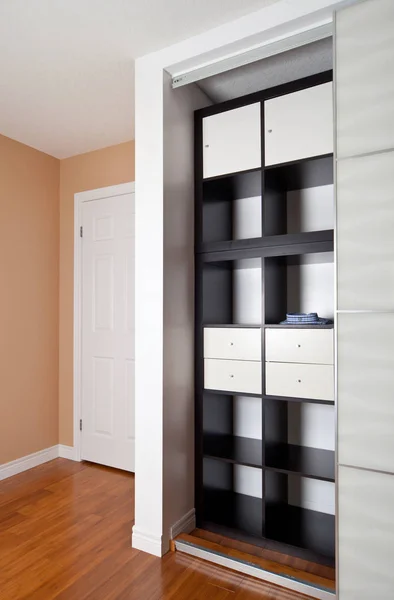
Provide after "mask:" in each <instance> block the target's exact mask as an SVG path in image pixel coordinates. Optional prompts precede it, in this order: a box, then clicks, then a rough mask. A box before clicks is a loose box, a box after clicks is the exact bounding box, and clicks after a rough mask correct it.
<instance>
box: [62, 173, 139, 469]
mask: <svg viewBox="0 0 394 600" xmlns="http://www.w3.org/2000/svg"><path fill="white" fill-rule="evenodd" d="M134 193H135V184H134V182H128V183H120V184H118V185H110V186H108V187H103V188H98V189H95V190H88V191H86V192H78V193H77V194H74V319H73V321H74V359H73V396H74V397H73V438H74V443H73V458H74V460H76V461H81V460H82V459H81V432H80V428H79V422H80V419H81V415H82V238H81V236H80V228H81V226H82V205H83V203H84V202H92V201H94V200H102V199H104V198H114V197H116V196H124V195H125V194H134Z"/></svg>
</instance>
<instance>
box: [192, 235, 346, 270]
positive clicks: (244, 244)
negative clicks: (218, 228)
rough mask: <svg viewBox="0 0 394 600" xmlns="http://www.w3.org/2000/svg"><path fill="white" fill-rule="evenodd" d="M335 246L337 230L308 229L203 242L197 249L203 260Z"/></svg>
mask: <svg viewBox="0 0 394 600" xmlns="http://www.w3.org/2000/svg"><path fill="white" fill-rule="evenodd" d="M333 250H334V230H333V229H327V230H324V231H308V232H304V233H289V234H284V235H270V236H265V237H260V238H250V239H244V240H229V241H225V242H210V243H206V244H202V245H201V246H200V249H197V252H200V253H201V254H202V260H203V261H204V262H219V261H223V260H239V259H242V258H264V257H271V256H294V255H297V254H300V255H302V254H309V253H314V252H332V251H333Z"/></svg>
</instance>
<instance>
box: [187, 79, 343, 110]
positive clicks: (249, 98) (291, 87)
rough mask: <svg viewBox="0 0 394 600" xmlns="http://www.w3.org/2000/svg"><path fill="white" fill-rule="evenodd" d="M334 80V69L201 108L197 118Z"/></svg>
mask: <svg viewBox="0 0 394 600" xmlns="http://www.w3.org/2000/svg"><path fill="white" fill-rule="evenodd" d="M332 78H333V71H332V69H330V70H328V71H323V72H322V73H316V74H315V75H308V76H307V77H303V78H302V79H297V80H296V81H289V82H287V83H282V84H280V85H277V86H275V87H272V88H268V89H266V90H261V91H259V92H253V93H252V94H247V95H246V96H241V97H240V98H234V99H232V100H227V101H225V102H220V103H219V104H213V105H211V106H207V107H206V108H201V109H199V110H197V111H196V112H195V113H194V114H195V115H196V118H198V119H200V120H201V119H203V118H204V117H210V116H212V115H216V114H218V113H222V112H224V111H227V110H233V109H234V108H240V107H241V106H245V105H246V104H252V103H254V102H264V101H265V100H270V99H271V98H277V97H278V96H283V95H284V94H291V93H293V92H298V91H301V90H304V89H306V88H309V87H314V86H316V85H321V84H323V83H328V82H330V81H332Z"/></svg>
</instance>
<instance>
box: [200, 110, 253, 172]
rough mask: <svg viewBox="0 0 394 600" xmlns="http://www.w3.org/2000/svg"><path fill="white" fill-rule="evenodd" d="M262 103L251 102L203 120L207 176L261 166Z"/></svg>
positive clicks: (204, 166) (204, 160)
mask: <svg viewBox="0 0 394 600" xmlns="http://www.w3.org/2000/svg"><path fill="white" fill-rule="evenodd" d="M260 111H261V104H260V102H258V103H257V104H249V105H247V106H242V107H241V108H236V109H234V110H228V111H226V112H222V113H218V114H217V115H212V116H210V117H205V119H203V124H202V127H203V176H204V179H207V178H208V177H216V176H217V175H225V174H227V173H237V172H240V171H247V170H249V169H258V168H259V167H261V126H260V123H261V119H260Z"/></svg>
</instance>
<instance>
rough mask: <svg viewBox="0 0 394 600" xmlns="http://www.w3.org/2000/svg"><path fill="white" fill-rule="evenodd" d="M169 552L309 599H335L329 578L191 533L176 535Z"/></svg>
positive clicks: (333, 583)
mask: <svg viewBox="0 0 394 600" xmlns="http://www.w3.org/2000/svg"><path fill="white" fill-rule="evenodd" d="M172 549H173V550H174V551H178V552H182V553H184V554H188V555H191V556H194V557H196V558H200V559H202V560H205V561H208V562H210V563H213V564H216V565H220V566H223V567H226V568H228V569H231V570H233V571H236V572H238V573H242V574H244V575H247V576H249V577H253V578H255V579H260V580H262V581H266V582H267V583H270V584H272V585H274V586H278V587H281V588H285V589H287V590H292V591H294V592H298V593H300V594H304V595H305V596H309V597H310V598H317V599H318V600H334V599H335V582H334V581H333V580H332V579H328V578H326V577H321V576H319V575H315V574H312V573H309V572H306V571H303V570H300V569H296V568H294V567H291V566H285V565H283V564H280V563H278V562H275V561H272V560H267V559H264V558H261V557H258V556H255V555H252V554H248V553H246V552H242V551H240V550H237V549H235V548H231V547H226V546H225V545H222V544H217V543H215V542H212V541H209V540H206V539H203V538H202V537H197V536H196V535H193V534H191V535H188V534H184V533H183V534H181V535H179V536H178V537H177V538H175V540H173V542H172Z"/></svg>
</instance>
